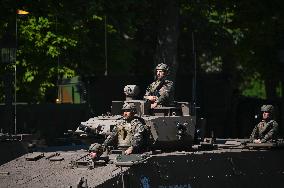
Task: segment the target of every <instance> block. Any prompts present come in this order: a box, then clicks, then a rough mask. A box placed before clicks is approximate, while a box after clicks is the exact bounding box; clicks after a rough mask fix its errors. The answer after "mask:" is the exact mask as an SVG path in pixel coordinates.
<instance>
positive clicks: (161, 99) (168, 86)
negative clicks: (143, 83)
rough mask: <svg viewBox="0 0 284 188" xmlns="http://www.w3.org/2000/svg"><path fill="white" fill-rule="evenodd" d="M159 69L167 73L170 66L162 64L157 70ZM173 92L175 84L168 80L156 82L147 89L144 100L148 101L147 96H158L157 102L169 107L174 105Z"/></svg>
mask: <svg viewBox="0 0 284 188" xmlns="http://www.w3.org/2000/svg"><path fill="white" fill-rule="evenodd" d="M158 69H160V70H164V71H166V72H167V71H168V66H167V65H166V64H163V63H161V64H158V65H157V67H156V70H158ZM173 91H174V84H173V82H172V81H170V80H167V79H166V78H163V79H161V80H156V81H154V82H153V83H151V84H150V85H149V86H148V87H147V89H146V93H145V95H144V99H146V97H147V96H156V97H157V100H156V101H155V102H156V103H157V104H158V105H161V106H168V105H170V104H172V103H173V100H174V98H173Z"/></svg>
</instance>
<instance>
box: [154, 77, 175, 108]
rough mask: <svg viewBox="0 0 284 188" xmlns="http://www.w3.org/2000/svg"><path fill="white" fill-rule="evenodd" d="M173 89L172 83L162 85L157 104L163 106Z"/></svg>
mask: <svg viewBox="0 0 284 188" xmlns="http://www.w3.org/2000/svg"><path fill="white" fill-rule="evenodd" d="M173 89H174V84H173V82H172V81H167V82H166V83H165V85H163V87H162V88H161V89H160V91H159V94H160V96H159V98H158V99H157V101H156V102H157V103H158V104H163V103H166V101H168V100H169V98H170V97H171V95H172V93H173Z"/></svg>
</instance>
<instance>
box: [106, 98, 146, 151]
mask: <svg viewBox="0 0 284 188" xmlns="http://www.w3.org/2000/svg"><path fill="white" fill-rule="evenodd" d="M122 111H123V121H122V122H121V123H119V124H118V125H117V126H115V127H114V129H113V130H112V132H111V134H110V135H109V136H108V137H107V138H106V140H105V141H104V143H103V147H107V146H109V145H111V144H113V143H114V142H116V143H117V147H118V149H121V150H123V151H124V153H125V154H126V155H129V154H131V153H139V152H141V151H143V150H144V149H145V143H146V139H147V138H146V130H147V127H146V125H145V122H144V120H143V119H142V118H140V117H137V116H135V114H136V106H135V105H134V104H133V103H125V104H124V105H123V107H122Z"/></svg>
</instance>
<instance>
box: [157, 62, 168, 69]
mask: <svg viewBox="0 0 284 188" xmlns="http://www.w3.org/2000/svg"><path fill="white" fill-rule="evenodd" d="M156 70H163V71H168V70H169V66H168V65H167V64H165V63H160V64H158V65H157V66H156Z"/></svg>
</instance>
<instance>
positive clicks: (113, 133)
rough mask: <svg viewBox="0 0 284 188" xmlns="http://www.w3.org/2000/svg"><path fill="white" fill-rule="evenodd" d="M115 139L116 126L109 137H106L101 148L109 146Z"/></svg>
mask: <svg viewBox="0 0 284 188" xmlns="http://www.w3.org/2000/svg"><path fill="white" fill-rule="evenodd" d="M116 137H117V126H115V127H114V128H113V129H112V131H111V133H110V135H108V137H107V138H106V139H105V141H104V143H103V146H105V147H107V146H109V145H110V144H111V143H112V142H113V141H114V140H115V139H116Z"/></svg>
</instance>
